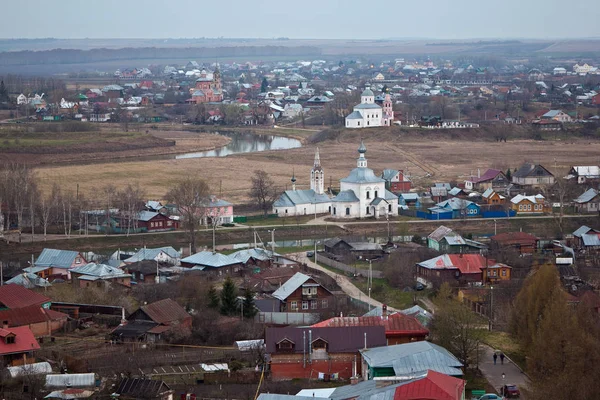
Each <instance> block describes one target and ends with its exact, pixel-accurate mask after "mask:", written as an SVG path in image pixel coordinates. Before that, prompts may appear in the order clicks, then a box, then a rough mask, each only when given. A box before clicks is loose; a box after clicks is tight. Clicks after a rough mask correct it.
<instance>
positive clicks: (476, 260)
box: [417, 254, 496, 286]
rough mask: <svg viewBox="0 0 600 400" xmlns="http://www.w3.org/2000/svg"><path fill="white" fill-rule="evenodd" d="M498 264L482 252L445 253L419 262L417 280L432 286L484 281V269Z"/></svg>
mask: <svg viewBox="0 0 600 400" xmlns="http://www.w3.org/2000/svg"><path fill="white" fill-rule="evenodd" d="M493 265H496V262H495V261H494V260H490V259H486V258H485V257H484V256H482V255H481V254H443V255H441V256H438V257H435V258H432V259H429V260H426V261H423V262H420V263H418V264H417V280H418V281H419V282H421V283H422V284H425V285H429V286H431V285H432V284H433V282H436V283H440V284H441V283H442V282H448V283H459V284H465V283H475V282H477V283H483V282H484V277H483V270H484V269H486V268H488V267H491V266H493Z"/></svg>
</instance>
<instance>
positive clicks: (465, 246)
mask: <svg viewBox="0 0 600 400" xmlns="http://www.w3.org/2000/svg"><path fill="white" fill-rule="evenodd" d="M427 247H429V248H430V249H433V250H436V251H439V252H441V253H454V254H456V253H479V252H481V251H483V250H485V249H487V246H486V245H484V244H483V243H479V242H476V241H474V240H469V239H465V238H463V237H462V236H461V235H459V234H458V233H456V232H454V231H453V230H452V229H450V228H448V227H445V226H443V225H441V226H439V227H438V228H437V229H436V230H434V231H433V232H431V233H430V234H429V236H427Z"/></svg>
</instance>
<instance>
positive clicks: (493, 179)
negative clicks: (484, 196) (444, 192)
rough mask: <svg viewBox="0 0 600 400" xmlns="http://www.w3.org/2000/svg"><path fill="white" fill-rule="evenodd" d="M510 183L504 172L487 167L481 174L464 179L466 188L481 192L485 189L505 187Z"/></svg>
mask: <svg viewBox="0 0 600 400" xmlns="http://www.w3.org/2000/svg"><path fill="white" fill-rule="evenodd" d="M509 184H510V181H509V180H508V178H507V177H506V175H505V174H504V172H502V171H500V170H498V169H488V170H487V171H485V173H484V174H483V175H479V174H478V175H477V176H472V177H470V178H469V179H467V180H465V189H466V190H475V191H478V192H480V193H481V192H483V191H485V190H487V189H494V188H496V189H498V188H505V187H507V186H508V185H509Z"/></svg>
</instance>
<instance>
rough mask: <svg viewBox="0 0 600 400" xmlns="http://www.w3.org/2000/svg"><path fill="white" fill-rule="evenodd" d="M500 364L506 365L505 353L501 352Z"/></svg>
mask: <svg viewBox="0 0 600 400" xmlns="http://www.w3.org/2000/svg"><path fill="white" fill-rule="evenodd" d="M500 364H502V365H504V353H500Z"/></svg>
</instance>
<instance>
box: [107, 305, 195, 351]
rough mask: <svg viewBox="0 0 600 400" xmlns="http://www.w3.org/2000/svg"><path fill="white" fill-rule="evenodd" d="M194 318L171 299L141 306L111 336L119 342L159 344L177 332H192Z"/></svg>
mask: <svg viewBox="0 0 600 400" xmlns="http://www.w3.org/2000/svg"><path fill="white" fill-rule="evenodd" d="M191 328H192V316H191V315H190V314H188V313H187V312H186V311H185V309H184V308H183V307H181V306H180V305H179V304H178V303H177V302H176V301H174V300H171V299H164V300H159V301H156V302H154V303H151V304H146V305H143V306H141V307H140V308H139V309H138V310H136V311H134V312H133V313H132V314H131V315H129V316H128V317H127V320H126V321H123V323H122V324H121V325H119V326H118V327H117V328H115V329H114V330H113V331H112V332H111V333H110V336H111V337H112V338H113V339H115V340H118V341H145V342H158V341H160V340H162V339H163V338H164V336H165V335H168V334H169V332H175V331H177V330H182V329H183V330H191Z"/></svg>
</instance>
